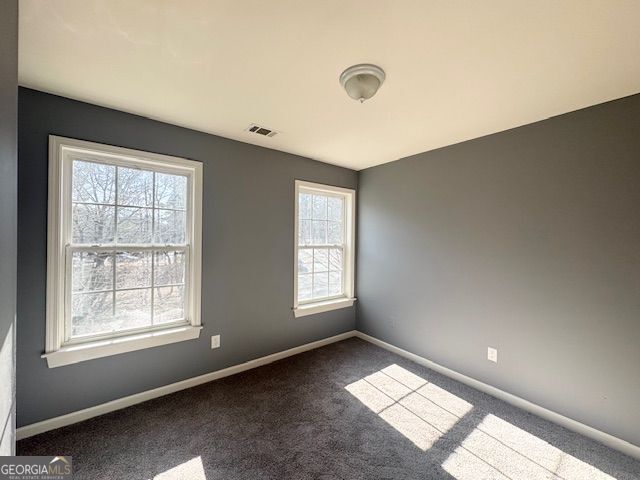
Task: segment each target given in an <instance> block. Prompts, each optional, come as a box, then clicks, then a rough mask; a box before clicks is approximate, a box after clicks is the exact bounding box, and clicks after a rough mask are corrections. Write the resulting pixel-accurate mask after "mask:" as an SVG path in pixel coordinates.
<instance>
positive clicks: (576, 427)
mask: <svg viewBox="0 0 640 480" xmlns="http://www.w3.org/2000/svg"><path fill="white" fill-rule="evenodd" d="M355 336H356V337H358V338H361V339H362V340H366V341H367V342H370V343H372V344H374V345H377V346H378V347H382V348H384V349H385V350H389V351H390V352H393V353H396V354H398V355H400V356H402V357H405V358H408V359H409V360H411V361H413V362H415V363H417V364H419V365H423V366H425V367H427V368H430V369H431V370H434V371H436V372H438V373H441V374H443V375H445V376H447V377H450V378H452V379H454V380H457V381H458V382H460V383H464V384H465V385H468V386H470V387H472V388H475V389H476V390H480V391H481V392H484V393H488V394H489V395H491V396H493V397H496V398H499V399H500V400H503V401H505V402H507V403H510V404H511V405H514V406H516V407H518V408H521V409H522V410H525V411H527V412H530V413H533V414H534V415H537V416H539V417H542V418H544V419H545V420H549V421H550V422H553V423H556V424H558V425H561V426H563V427H565V428H566V429H568V430H572V431H574V432H576V433H579V434H581V435H584V436H585V437H588V438H591V439H593V440H596V441H597V442H600V443H602V444H604V445H606V446H607V447H610V448H613V449H615V450H618V451H620V452H622V453H624V454H626V455H629V456H630V457H634V458H637V459H639V460H640V447H638V446H636V445H634V444H632V443H629V442H627V441H626V440H622V439H620V438H618V437H614V436H613V435H609V434H608V433H605V432H602V431H600V430H597V429H595V428H593V427H590V426H588V425H585V424H584V423H580V422H578V421H576V420H573V419H571V418H568V417H565V416H564V415H560V414H559V413H556V412H553V411H551V410H549V409H546V408H544V407H541V406H540V405H536V404H535V403H531V402H530V401H528V400H525V399H524V398H520V397H518V396H516V395H512V394H511V393H508V392H505V391H504V390H500V389H499V388H496V387H492V386H491V385H488V384H486V383H483V382H481V381H479V380H476V379H474V378H471V377H467V376H466V375H463V374H462V373H458V372H456V371H454V370H451V369H449V368H447V367H443V366H442V365H440V364H437V363H435V362H433V361H431V360H427V359H426V358H424V357H421V356H419V355H416V354H415V353H411V352H408V351H407V350H403V349H402V348H399V347H396V346H395V345H391V344H390V343H387V342H383V341H382V340H378V339H377V338H375V337H372V336H370V335H367V334H366V333H362V332H358V331H356V334H355Z"/></svg>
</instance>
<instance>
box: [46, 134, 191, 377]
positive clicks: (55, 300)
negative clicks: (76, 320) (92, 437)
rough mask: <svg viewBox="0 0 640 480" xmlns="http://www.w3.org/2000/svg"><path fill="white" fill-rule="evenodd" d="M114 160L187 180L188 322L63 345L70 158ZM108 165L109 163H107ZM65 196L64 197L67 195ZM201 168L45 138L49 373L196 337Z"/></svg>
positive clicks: (174, 159) (128, 151)
mask: <svg viewBox="0 0 640 480" xmlns="http://www.w3.org/2000/svg"><path fill="white" fill-rule="evenodd" d="M73 152H78V153H83V154H85V155H86V154H88V155H91V154H92V153H93V154H94V155H95V154H98V155H99V156H100V157H102V158H104V157H105V156H111V155H112V156H113V162H112V163H113V164H115V165H118V164H123V165H127V164H128V163H127V159H128V160H129V162H130V161H134V162H135V163H136V164H138V165H148V166H149V168H151V169H154V170H156V171H158V170H162V169H163V168H164V169H166V170H167V172H169V173H176V172H179V173H180V174H183V175H186V176H188V177H190V178H191V182H190V183H191V189H190V191H189V194H188V200H189V202H190V205H189V206H190V210H191V212H193V215H192V218H193V219H194V221H190V219H187V228H188V232H187V234H188V238H189V244H190V245H191V249H190V252H189V256H190V268H188V272H187V275H188V288H187V305H189V306H190V308H189V311H188V312H187V317H188V323H185V324H182V325H175V324H174V325H167V326H163V327H160V328H159V327H154V328H149V329H142V330H136V331H132V332H125V333H118V334H115V335H113V336H110V337H108V338H90V339H88V340H87V341H85V342H82V343H81V342H78V341H77V340H74V341H73V342H67V343H66V344H65V337H64V336H65V331H64V321H65V308H68V307H67V305H66V284H67V282H68V281H69V278H68V272H67V270H68V268H67V267H66V266H65V259H66V255H67V253H66V248H67V246H66V245H65V232H67V231H68V222H69V221H70V218H69V215H64V212H68V211H69V208H70V202H71V193H70V189H68V188H64V187H65V182H68V181H69V180H70V178H71V163H72V162H71V160H70V159H69V158H67V155H68V153H73ZM110 163H111V162H110ZM65 193H66V195H65ZM201 259H202V163H200V162H196V161H193V160H187V159H184V158H178V157H171V156H168V155H160V154H156V153H149V152H142V151H138V150H132V149H128V148H122V147H115V146H111V145H103V144H99V143H93V142H87V141H83V140H76V139H71V138H65V137H59V136H55V135H50V136H49V198H48V226H47V310H46V327H47V328H46V342H45V353H44V354H43V355H42V357H43V358H46V360H47V364H48V366H49V368H53V367H59V366H62V365H68V364H71V363H77V362H82V361H85V360H91V359H94V358H100V357H104V356H108V355H115V354H118V353H124V352H130V351H134V350H140V349H143V348H150V347H154V346H158V345H166V344H169V343H174V342H181V341H184V340H190V339H194V338H198V337H199V335H200V330H201V329H202V327H201V318H200V310H201V276H202V260H201Z"/></svg>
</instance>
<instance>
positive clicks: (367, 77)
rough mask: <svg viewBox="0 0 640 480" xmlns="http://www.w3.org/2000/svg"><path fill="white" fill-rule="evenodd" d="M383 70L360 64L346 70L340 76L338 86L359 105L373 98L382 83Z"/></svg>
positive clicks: (383, 77)
mask: <svg viewBox="0 0 640 480" xmlns="http://www.w3.org/2000/svg"><path fill="white" fill-rule="evenodd" d="M384 79H385V74H384V70H382V69H381V68H380V67H378V66H376V65H371V64H368V63H361V64H360V65H353V66H352V67H349V68H347V69H346V70H345V71H344V72H342V74H341V75H340V85H342V87H343V88H344V89H345V90H346V91H347V94H348V95H349V96H350V97H351V98H353V99H354V100H359V101H360V103H362V102H364V101H365V100H369V99H370V98H371V97H373V96H374V95H375V94H376V92H377V91H378V89H379V88H380V87H381V86H382V83H383V82H384Z"/></svg>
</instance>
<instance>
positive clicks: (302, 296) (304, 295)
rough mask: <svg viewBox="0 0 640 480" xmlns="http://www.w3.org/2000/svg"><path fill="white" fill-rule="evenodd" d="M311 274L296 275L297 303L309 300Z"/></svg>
mask: <svg viewBox="0 0 640 480" xmlns="http://www.w3.org/2000/svg"><path fill="white" fill-rule="evenodd" d="M311 293H312V292H311V274H303V275H298V301H299V302H301V301H304V300H311Z"/></svg>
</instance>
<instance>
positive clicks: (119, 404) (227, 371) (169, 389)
mask: <svg viewBox="0 0 640 480" xmlns="http://www.w3.org/2000/svg"><path fill="white" fill-rule="evenodd" d="M355 335H356V331H355V330H351V331H349V332H345V333H341V334H339V335H335V336H333V337H329V338H324V339H322V340H318V341H315V342H311V343H307V344H305V345H300V346H299V347H294V348H290V349H289V350H284V351H282V352H278V353H273V354H271V355H267V356H265V357H260V358H256V359H255V360H249V361H248V362H244V363H241V364H239V365H234V366H232V367H228V368H224V369H222V370H216V371H215V372H211V373H206V374H204V375H200V376H198V377H193V378H188V379H186V380H182V381H180V382H176V383H172V384H170V385H165V386H163V387H158V388H154V389H153V390H147V391H145V392H140V393H136V394H134V395H129V396H128V397H123V398H118V399H116V400H112V401H110V402H107V403H102V404H100V405H96V406H94V407H89V408H85V409H83V410H78V411H77V412H71V413H67V414H66V415H61V416H59V417H54V418H50V419H48V420H43V421H41V422H37V423H32V424H31V425H25V426H24V427H20V428H18V429H17V430H16V440H22V439H24V438H28V437H32V436H33V435H38V434H39V433H43V432H47V431H49V430H54V429H56V428H60V427H65V426H67V425H71V424H73V423H78V422H82V421H83V420H87V419H89V418H92V417H97V416H98V415H104V414H105V413H109V412H113V411H114V410H120V409H121V408H126V407H130V406H131V405H135V404H137V403H142V402H146V401H147V400H151V399H153V398H157V397H162V396H163V395H168V394H169V393H173V392H177V391H179V390H184V389H186V388H191V387H195V386H197V385H201V384H203V383H207V382H211V381H212V380H217V379H219V378H223V377H228V376H230V375H235V374H236V373H240V372H244V371H246V370H251V369H252V368H256V367H261V366H262V365H267V364H269V363H272V362H275V361H277V360H281V359H283V358H286V357H290V356H292V355H297V354H298V353H302V352H306V351H308V350H313V349H315V348H319V347H323V346H325V345H329V344H330V343H334V342H339V341H341V340H345V339H347V338H351V337H354V336H355Z"/></svg>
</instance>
